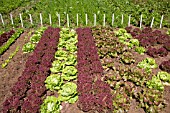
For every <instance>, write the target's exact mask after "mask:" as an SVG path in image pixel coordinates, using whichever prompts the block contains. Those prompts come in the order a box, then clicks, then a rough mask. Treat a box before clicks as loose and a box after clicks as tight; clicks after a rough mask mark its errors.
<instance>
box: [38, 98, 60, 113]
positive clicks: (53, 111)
mask: <svg viewBox="0 0 170 113" xmlns="http://www.w3.org/2000/svg"><path fill="white" fill-rule="evenodd" d="M59 110H60V101H58V99H57V98H56V97H54V96H47V98H46V99H45V100H44V102H43V104H42V105H41V106H40V111H41V113H60V112H59Z"/></svg>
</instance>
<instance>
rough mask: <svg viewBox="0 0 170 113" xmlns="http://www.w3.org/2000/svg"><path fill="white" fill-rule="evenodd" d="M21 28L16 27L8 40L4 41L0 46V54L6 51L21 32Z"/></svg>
mask: <svg viewBox="0 0 170 113" xmlns="http://www.w3.org/2000/svg"><path fill="white" fill-rule="evenodd" d="M23 31H24V30H23V29H18V30H17V31H16V32H15V33H14V34H13V35H12V36H11V37H10V38H9V39H8V41H7V42H6V43H5V45H3V46H1V47H0V55H1V54H2V53H3V52H4V51H6V50H7V49H8V48H9V46H10V45H11V44H12V43H13V42H14V41H15V40H16V39H17V38H18V37H19V36H20V35H21V34H22V33H23Z"/></svg>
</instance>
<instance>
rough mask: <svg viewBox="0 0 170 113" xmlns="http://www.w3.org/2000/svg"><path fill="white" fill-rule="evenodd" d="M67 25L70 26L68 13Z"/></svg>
mask: <svg viewBox="0 0 170 113" xmlns="http://www.w3.org/2000/svg"><path fill="white" fill-rule="evenodd" d="M67 27H70V24H69V15H68V14H67Z"/></svg>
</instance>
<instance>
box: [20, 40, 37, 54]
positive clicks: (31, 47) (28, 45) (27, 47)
mask: <svg viewBox="0 0 170 113" xmlns="http://www.w3.org/2000/svg"><path fill="white" fill-rule="evenodd" d="M34 48H35V44H32V43H31V42H28V43H26V44H25V45H24V46H23V48H22V51H23V52H24V53H28V52H32V51H34Z"/></svg>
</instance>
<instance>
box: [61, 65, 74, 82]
mask: <svg viewBox="0 0 170 113" xmlns="http://www.w3.org/2000/svg"><path fill="white" fill-rule="evenodd" d="M62 78H63V79H64V80H68V81H70V80H73V79H76V78H77V69H76V68H75V67H74V66H66V67H65V68H64V69H63V70H62Z"/></svg>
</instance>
